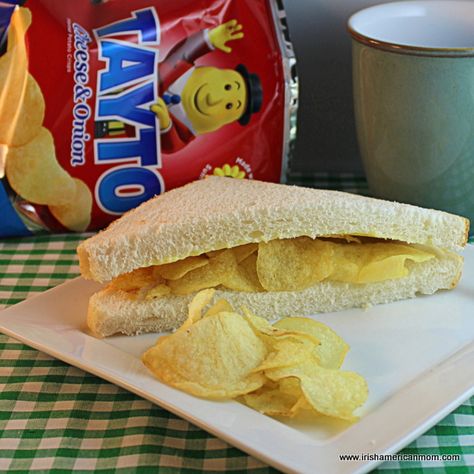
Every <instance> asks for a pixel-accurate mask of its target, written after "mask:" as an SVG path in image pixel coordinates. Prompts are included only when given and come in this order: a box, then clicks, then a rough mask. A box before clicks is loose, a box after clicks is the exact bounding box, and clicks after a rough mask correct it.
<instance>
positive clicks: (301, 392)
mask: <svg viewBox="0 0 474 474" xmlns="http://www.w3.org/2000/svg"><path fill="white" fill-rule="evenodd" d="M226 258H227V257H226ZM214 295H215V290H214V289H208V290H204V291H201V292H199V293H198V294H197V295H196V296H195V297H194V299H193V300H192V302H191V303H190V305H189V317H188V319H187V320H186V322H185V323H184V324H183V325H182V326H181V327H180V328H179V329H178V330H177V331H176V332H175V333H174V334H170V335H168V336H165V337H162V338H160V339H159V340H158V341H157V343H156V344H155V346H154V347H152V348H151V349H149V350H148V351H147V352H146V353H145V354H144V355H143V358H142V360H143V362H144V363H145V365H146V366H147V367H148V368H149V369H150V370H151V371H152V372H153V373H154V374H155V375H156V377H157V378H158V379H160V380H161V381H163V382H165V383H168V384H170V385H172V386H174V387H176V388H178V389H180V390H183V391H186V392H188V393H191V394H193V395H197V396H200V397H205V398H214V399H221V398H235V397H238V396H242V399H243V401H244V402H245V403H246V404H247V405H248V406H250V407H251V408H254V409H255V410H258V411H260V412H261V413H265V414H267V415H270V416H287V417H293V416H297V415H298V414H299V413H302V414H304V417H305V419H307V418H308V417H312V416H314V415H315V414H316V415H318V414H324V415H329V416H334V417H338V418H342V419H347V420H353V419H354V415H353V411H354V410H355V409H356V408H357V407H359V406H360V405H361V404H362V403H363V402H364V401H365V400H366V398H367V384H366V382H365V380H364V379H363V378H362V377H361V376H360V375H358V374H356V373H353V372H342V371H339V370H333V369H327V368H324V367H321V366H320V365H319V353H318V348H319V345H320V343H319V340H318V338H317V337H315V335H318V336H320V337H321V339H322V340H323V341H324V342H325V343H326V345H328V346H334V347H336V346H337V347H338V348H339V352H345V350H347V345H346V344H345V343H344V342H343V341H342V342H341V341H340V340H339V339H338V336H337V335H335V333H334V332H332V330H330V329H329V328H326V327H325V326H324V325H322V323H318V322H316V321H313V320H310V319H308V320H307V321H305V320H306V319H307V318H289V319H291V322H287V321H286V320H282V321H283V322H282V323H281V325H282V326H286V325H288V326H289V329H286V328H279V327H274V326H272V325H271V324H270V323H269V322H268V321H266V320H265V319H263V318H260V317H258V316H255V315H254V314H252V313H251V312H250V311H248V310H246V309H245V308H244V314H245V316H241V315H239V314H237V313H235V312H233V310H232V307H231V305H230V304H229V303H228V302H227V301H225V300H219V301H217V302H216V303H214V305H212V306H211V307H210V308H209V309H208V311H207V312H206V313H205V314H204V316H203V310H204V308H205V307H206V306H207V305H209V303H210V302H211V301H212V298H213V297H214ZM294 327H297V328H298V329H299V331H295V330H293V329H294ZM302 331H304V332H302ZM325 351H326V352H325ZM320 353H321V354H323V356H325V354H328V353H330V351H329V349H325V350H321V351H320ZM331 356H333V355H332V354H331ZM325 357H327V358H328V359H329V360H330V361H331V362H332V363H333V364H334V362H333V359H331V358H329V356H327V355H326V356H325ZM339 357H340V355H339ZM337 363H338V364H339V363H340V359H337Z"/></svg>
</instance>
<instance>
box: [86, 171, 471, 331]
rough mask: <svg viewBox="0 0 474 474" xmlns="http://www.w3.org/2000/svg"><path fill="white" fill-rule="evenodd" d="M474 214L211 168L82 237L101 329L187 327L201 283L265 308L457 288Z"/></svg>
mask: <svg viewBox="0 0 474 474" xmlns="http://www.w3.org/2000/svg"><path fill="white" fill-rule="evenodd" d="M468 228H469V221H468V220H467V219H464V218H463V217H459V216H455V215H451V214H448V213H445V212H441V211H436V210H429V209H422V208H419V207H415V206H411V205H407V204H400V203H395V202H388V201H383V200H378V199H373V198H368V197H363V196H358V195H353V194H348V193H343V192H338V191H327V190H319V189H309V188H303V187H297V186H287V185H281V184H272V183H264V182H259V181H251V180H238V179H232V178H223V177H208V178H206V179H204V180H200V181H196V182H193V183H191V184H188V185H186V186H183V187H181V188H178V189H174V190H172V191H169V192H166V193H164V194H162V195H160V196H157V197H155V198H153V199H151V200H150V201H148V202H146V203H144V204H142V205H141V206H140V207H138V208H136V209H134V210H132V211H130V212H128V213H127V214H125V215H124V216H123V217H121V218H120V219H118V220H117V221H115V222H114V223H112V224H111V225H110V226H109V227H108V228H107V229H106V230H105V231H102V232H100V233H99V234H97V235H95V236H93V237H91V238H89V239H88V240H86V241H84V242H83V243H82V244H81V245H80V246H79V248H78V255H79V260H80V268H81V273H82V275H83V276H84V277H85V278H87V279H92V280H95V281H97V282H101V283H106V285H105V286H104V287H103V289H101V290H100V291H99V292H98V293H96V294H94V295H93V296H92V297H91V299H90V302H89V310H88V326H89V327H90V329H91V331H92V332H93V333H94V334H95V335H96V336H98V337H104V336H109V335H112V334H116V333H124V334H130V335H132V334H139V333H144V332H161V331H168V330H172V329H174V328H177V327H179V326H180V325H181V324H182V323H183V322H184V320H185V319H186V316H187V307H188V304H189V302H190V301H191V300H192V298H193V296H194V295H195V294H196V293H197V292H198V291H200V290H202V289H206V288H215V289H216V290H217V291H216V292H215V295H214V299H213V301H212V302H211V303H210V304H213V303H215V302H216V301H218V300H220V299H225V300H226V301H228V302H229V303H230V304H231V305H232V306H233V307H235V308H240V307H246V308H248V309H249V310H251V311H252V312H254V313H256V314H258V315H259V316H262V317H265V318H268V319H275V318H277V317H285V316H294V315H299V316H301V315H310V314H315V313H319V312H332V311H338V310H343V309H347V308H357V307H367V306H371V305H375V304H381V303H388V302H392V301H396V300H401V299H406V298H412V297H415V296H416V295H417V294H427V295H428V294H432V293H434V292H436V291H438V290H440V289H451V288H454V287H455V286H456V284H457V282H458V281H459V278H460V276H461V271H462V265H463V259H462V257H461V256H460V255H458V252H459V251H460V250H462V248H463V247H464V246H465V244H466V241H467V236H468Z"/></svg>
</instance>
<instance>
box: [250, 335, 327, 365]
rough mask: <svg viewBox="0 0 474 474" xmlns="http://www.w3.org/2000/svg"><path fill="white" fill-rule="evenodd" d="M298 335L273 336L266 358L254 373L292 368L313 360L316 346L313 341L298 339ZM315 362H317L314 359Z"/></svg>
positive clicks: (316, 342)
mask: <svg viewBox="0 0 474 474" xmlns="http://www.w3.org/2000/svg"><path fill="white" fill-rule="evenodd" d="M298 336H299V335H295V336H293V335H285V336H276V337H275V336H274V337H272V338H271V340H272V343H271V352H270V354H269V355H268V356H267V358H266V359H265V360H264V361H263V362H262V363H261V364H260V365H259V366H258V367H256V368H255V369H254V372H259V371H262V372H263V371H265V370H269V369H276V368H280V367H292V366H294V365H298V364H303V363H305V362H306V361H308V360H313V358H315V354H314V350H315V347H316V346H317V344H318V341H317V340H316V339H315V340H314V341H312V340H311V339H309V338H304V337H298ZM315 362H316V363H317V362H319V360H318V359H316V358H315Z"/></svg>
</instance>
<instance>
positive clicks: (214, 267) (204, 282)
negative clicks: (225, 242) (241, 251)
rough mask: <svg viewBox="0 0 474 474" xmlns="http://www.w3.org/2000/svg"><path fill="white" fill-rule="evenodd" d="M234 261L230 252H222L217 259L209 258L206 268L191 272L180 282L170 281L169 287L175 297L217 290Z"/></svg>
mask: <svg viewBox="0 0 474 474" xmlns="http://www.w3.org/2000/svg"><path fill="white" fill-rule="evenodd" d="M234 260H235V259H234V256H233V255H232V254H231V253H230V252H229V251H224V252H221V253H219V254H218V255H217V256H216V257H211V258H209V262H208V264H207V265H206V266H204V267H201V268H196V269H195V270H191V271H190V272H188V273H186V274H185V275H184V276H183V277H182V278H180V279H179V280H170V281H169V282H168V285H169V287H170V288H171V291H172V292H173V294H175V295H187V294H189V293H193V292H195V291H199V290H202V289H204V288H215V287H216V286H218V285H220V284H221V283H222V280H223V278H224V275H225V273H226V272H227V271H228V270H227V268H228V267H229V265H232V262H233V261H234Z"/></svg>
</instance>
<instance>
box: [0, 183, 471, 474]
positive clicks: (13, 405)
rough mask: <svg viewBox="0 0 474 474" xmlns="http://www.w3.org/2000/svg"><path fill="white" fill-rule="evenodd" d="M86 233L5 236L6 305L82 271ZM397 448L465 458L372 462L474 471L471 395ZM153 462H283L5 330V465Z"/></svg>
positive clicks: (11, 468)
mask: <svg viewBox="0 0 474 474" xmlns="http://www.w3.org/2000/svg"><path fill="white" fill-rule="evenodd" d="M313 183H314V181H313ZM320 187H326V188H331V187H333V188H343V189H345V190H348V191H353V192H362V193H364V192H365V191H366V188H365V187H364V181H363V180H361V179H356V178H352V177H350V175H347V176H342V177H338V178H337V179H329V177H328V179H326V181H325V182H324V183H322V185H320ZM0 225H1V224H0ZM84 237H85V235H53V236H44V235H43V236H36V237H28V238H21V239H9V240H3V241H0V308H2V307H7V306H10V305H12V304H15V303H18V302H20V301H22V300H24V299H25V298H28V297H29V296H31V295H34V294H36V293H39V292H42V291H45V290H47V289H49V288H51V287H53V286H56V285H59V284H60V283H62V282H63V281H65V280H68V279H70V278H73V277H75V276H77V275H78V274H79V269H78V265H77V258H76V254H75V249H76V247H77V245H78V243H79V242H81V240H82V239H83V238H84ZM420 403H422V401H420ZM401 453H402V454H425V455H433V454H448V455H450V454H459V455H460V456H461V459H460V460H459V461H444V462H442V461H389V462H385V463H384V464H382V465H381V466H379V468H378V469H376V470H375V471H373V472H380V473H382V472H383V473H385V474H386V473H392V472H393V473H395V472H403V473H411V474H415V473H419V472H428V473H431V474H435V473H456V474H461V473H466V474H467V473H474V397H473V398H471V399H470V400H468V401H467V402H466V403H464V404H463V405H462V406H460V407H459V408H457V409H456V410H455V411H454V412H452V413H451V414H450V415H449V416H447V417H446V418H444V419H443V420H442V421H441V422H440V423H438V425H436V426H435V427H433V428H432V429H431V430H429V431H428V432H426V433H425V434H424V435H423V436H420V438H418V439H417V440H416V441H415V442H413V443H411V444H410V445H409V446H408V447H406V448H405V449H403V450H402V451H401ZM157 467H159V468H160V469H159V470H160V472H228V471H232V472H239V471H240V472H251V473H268V472H277V471H276V470H275V469H272V468H270V467H268V466H267V465H265V464H263V463H262V462H260V461H258V460H257V459H255V458H253V457H251V456H248V455H247V454H245V453H243V452H242V451H240V450H238V449H236V448H234V447H232V446H230V445H228V444H227V443H225V442H224V441H221V440H219V439H217V438H215V437H214V436H212V435H210V434H208V433H206V432H205V431H203V430H201V429H199V428H197V427H196V426H193V425H192V424H190V423H188V422H187V421H184V420H182V419H180V418H179V417H177V416H175V415H173V414H171V413H169V412H167V411H166V410H163V409H161V408H160V407H158V406H156V405H153V404H152V403H150V402H148V401H146V400H143V399H141V398H140V397H138V396H136V395H133V394H131V393H129V392H127V391H126V390H123V389H121V388H119V387H116V386H115V385H112V384H110V383H108V382H105V381H104V380H102V379H100V378H97V377H95V376H93V375H90V374H88V373H86V372H83V371H82V370H79V369H77V368H75V367H71V366H69V365H67V364H65V363H63V362H60V361H58V360H56V359H54V358H52V357H50V356H48V355H46V354H44V353H41V352H38V351H36V350H34V349H31V348H30V347H28V346H25V345H23V344H21V343H19V342H17V341H15V340H14V339H11V338H9V337H6V336H4V335H1V334H0V472H6V471H8V472H35V471H36V472H54V471H57V472H64V471H68V470H76V471H82V472H127V473H128V472H151V471H152V470H153V471H155V470H156V469H157ZM328 474H330V473H328Z"/></svg>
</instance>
